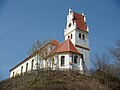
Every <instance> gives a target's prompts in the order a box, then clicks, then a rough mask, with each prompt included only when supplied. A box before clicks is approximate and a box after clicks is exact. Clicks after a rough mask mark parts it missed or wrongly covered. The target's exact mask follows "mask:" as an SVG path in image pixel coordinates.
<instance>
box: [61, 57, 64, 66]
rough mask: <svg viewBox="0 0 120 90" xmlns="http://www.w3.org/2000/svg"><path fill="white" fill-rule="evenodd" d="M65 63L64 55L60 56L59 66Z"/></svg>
mask: <svg viewBox="0 0 120 90" xmlns="http://www.w3.org/2000/svg"><path fill="white" fill-rule="evenodd" d="M64 64H65V56H61V66H64Z"/></svg>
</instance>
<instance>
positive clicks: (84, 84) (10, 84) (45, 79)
mask: <svg viewBox="0 0 120 90" xmlns="http://www.w3.org/2000/svg"><path fill="white" fill-rule="evenodd" d="M99 77H100V76H99ZM101 77H102V76H101ZM101 77H100V78H99V79H100V80H99V79H97V78H96V76H95V75H91V76H86V75H83V74H80V73H79V72H77V71H51V70H45V71H39V73H36V71H34V72H32V73H28V74H24V75H20V76H16V77H13V78H9V79H7V80H4V81H1V82H0V90H119V89H120V80H118V79H117V81H115V82H114V80H111V81H110V82H111V83H112V84H110V85H109V84H108V85H106V84H104V83H103V82H101V80H102V79H104V78H103V77H102V78H101ZM103 81H104V80H103ZM118 81H119V82H118ZM116 82H117V83H116ZM112 85H114V86H112ZM116 85H117V86H116ZM115 86H116V87H115Z"/></svg>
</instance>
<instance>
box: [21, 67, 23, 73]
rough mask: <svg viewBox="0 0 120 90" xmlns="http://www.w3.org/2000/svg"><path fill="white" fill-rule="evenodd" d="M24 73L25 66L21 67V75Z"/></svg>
mask: <svg viewBox="0 0 120 90" xmlns="http://www.w3.org/2000/svg"><path fill="white" fill-rule="evenodd" d="M22 73H23V66H22V67H21V74H22Z"/></svg>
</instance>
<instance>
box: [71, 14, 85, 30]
mask: <svg viewBox="0 0 120 90" xmlns="http://www.w3.org/2000/svg"><path fill="white" fill-rule="evenodd" d="M73 16H74V19H73V22H74V21H76V25H77V28H78V29H80V30H83V31H86V32H87V25H86V23H85V22H84V16H83V15H81V14H78V13H75V12H73Z"/></svg>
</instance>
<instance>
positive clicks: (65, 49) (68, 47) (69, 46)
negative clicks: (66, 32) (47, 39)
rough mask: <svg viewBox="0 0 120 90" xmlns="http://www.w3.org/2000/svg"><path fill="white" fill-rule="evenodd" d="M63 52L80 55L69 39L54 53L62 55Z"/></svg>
mask: <svg viewBox="0 0 120 90" xmlns="http://www.w3.org/2000/svg"><path fill="white" fill-rule="evenodd" d="M61 52H73V53H77V54H80V53H79V52H78V50H77V49H76V48H75V46H74V45H73V43H72V42H71V41H70V39H67V40H66V41H64V42H63V43H61V44H59V45H58V46H57V47H56V48H55V49H54V50H53V51H52V52H51V54H53V53H61Z"/></svg>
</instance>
